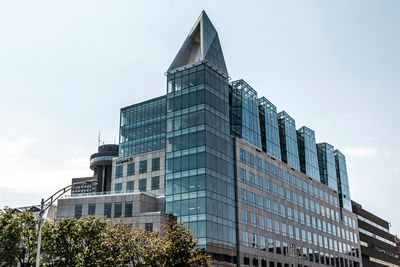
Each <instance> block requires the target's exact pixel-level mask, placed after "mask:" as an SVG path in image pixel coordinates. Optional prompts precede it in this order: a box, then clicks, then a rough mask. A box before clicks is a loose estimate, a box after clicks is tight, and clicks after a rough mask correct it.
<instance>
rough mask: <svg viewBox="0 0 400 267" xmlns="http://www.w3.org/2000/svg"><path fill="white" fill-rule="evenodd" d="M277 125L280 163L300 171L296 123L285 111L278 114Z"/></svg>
mask: <svg viewBox="0 0 400 267" xmlns="http://www.w3.org/2000/svg"><path fill="white" fill-rule="evenodd" d="M278 125H279V139H280V142H281V154H282V161H283V162H286V163H287V164H289V165H290V166H292V167H293V168H295V169H297V170H300V161H299V150H298V146H297V132H296V122H295V121H294V119H293V118H292V117H290V116H289V114H287V113H286V112H285V111H281V112H279V113H278Z"/></svg>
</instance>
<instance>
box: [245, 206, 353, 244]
mask: <svg viewBox="0 0 400 267" xmlns="http://www.w3.org/2000/svg"><path fill="white" fill-rule="evenodd" d="M248 213H249V212H248V211H247V210H242V211H241V223H243V224H246V225H248V224H250V225H251V226H252V227H258V228H260V229H261V230H267V231H269V232H275V233H276V234H281V235H283V236H289V237H290V238H296V239H297V240H300V230H299V228H297V227H294V228H293V226H292V225H290V224H287V225H286V223H283V222H282V223H279V222H278V221H273V220H272V219H271V218H267V219H265V217H264V216H263V215H258V216H257V215H256V214H255V213H253V212H250V217H249V216H248ZM302 215H303V216H302V217H301V218H302V219H301V220H300V222H301V223H302V224H305V221H304V214H302ZM257 217H258V220H257ZM249 218H250V220H249ZM306 222H307V226H309V227H311V224H310V217H309V216H308V215H307V216H306ZM265 224H266V225H265ZM273 226H274V227H273ZM312 228H314V229H315V230H317V229H318V230H320V231H323V232H324V233H328V234H332V235H334V236H336V237H338V238H343V239H345V240H347V241H351V242H354V243H357V242H358V238H357V233H353V232H352V231H349V230H347V229H344V228H340V227H339V226H335V225H334V224H330V223H326V222H325V221H321V220H320V219H317V220H316V219H315V218H314V217H312ZM293 230H295V231H293ZM303 231H304V235H303ZM301 232H302V240H303V241H304V242H306V240H305V239H306V237H305V230H301ZM294 233H295V234H296V235H294ZM308 233H312V232H308ZM309 235H310V234H309ZM313 236H314V243H317V242H318V240H317V239H316V236H317V234H316V233H313ZM309 238H311V236H309ZM309 242H312V241H310V239H309ZM320 244H321V243H320Z"/></svg>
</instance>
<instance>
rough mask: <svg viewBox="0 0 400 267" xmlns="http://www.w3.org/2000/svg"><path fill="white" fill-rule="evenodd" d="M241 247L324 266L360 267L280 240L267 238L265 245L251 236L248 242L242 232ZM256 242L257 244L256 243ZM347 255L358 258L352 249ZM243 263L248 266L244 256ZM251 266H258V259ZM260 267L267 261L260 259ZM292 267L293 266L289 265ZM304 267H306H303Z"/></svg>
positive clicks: (279, 266)
mask: <svg viewBox="0 0 400 267" xmlns="http://www.w3.org/2000/svg"><path fill="white" fill-rule="evenodd" d="M242 238H243V245H245V246H252V247H255V248H257V247H258V248H259V249H261V250H265V251H268V252H271V253H276V254H281V255H284V256H290V257H293V258H298V259H302V260H308V261H310V262H315V263H318V264H319V263H320V264H326V265H328V266H336V267H353V266H354V267H358V266H360V265H359V263H358V262H357V261H354V262H353V261H352V260H350V259H345V258H343V257H338V256H334V255H330V254H328V253H324V252H318V251H317V250H313V249H310V248H305V247H301V246H295V244H288V243H287V242H281V241H280V240H275V241H274V240H273V239H271V238H268V244H266V242H267V240H266V238H265V237H264V236H257V235H255V234H252V235H251V240H249V234H248V233H247V232H243V236H242ZM257 240H258V242H257ZM349 255H351V256H353V257H357V258H358V257H359V251H358V249H354V248H353V249H352V251H351V252H349ZM243 263H244V265H245V266H249V265H250V259H249V257H248V256H245V257H244V259H243ZM252 266H259V265H258V258H257V257H255V258H253V264H252ZM261 266H262V267H267V261H266V260H265V259H261ZM268 266H269V267H275V262H274V261H273V260H271V261H269V265H268ZM276 266H277V267H289V264H288V263H284V264H282V263H281V262H279V261H278V262H277V265H276ZM291 266H292V267H294V266H295V265H294V264H291ZM297 266H298V267H302V265H301V264H298V265H297ZM304 266H305V267H306V265H304Z"/></svg>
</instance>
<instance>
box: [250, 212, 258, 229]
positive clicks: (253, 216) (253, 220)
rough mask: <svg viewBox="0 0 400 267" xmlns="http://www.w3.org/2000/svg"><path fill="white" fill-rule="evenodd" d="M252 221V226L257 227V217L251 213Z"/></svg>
mask: <svg viewBox="0 0 400 267" xmlns="http://www.w3.org/2000/svg"><path fill="white" fill-rule="evenodd" d="M250 219H251V226H253V227H257V217H256V214H255V213H253V212H250Z"/></svg>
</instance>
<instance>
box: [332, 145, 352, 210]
mask: <svg viewBox="0 0 400 267" xmlns="http://www.w3.org/2000/svg"><path fill="white" fill-rule="evenodd" d="M334 154H335V165H336V176H337V182H338V189H339V201H340V206H341V207H343V208H345V209H347V210H351V199H350V187H349V179H348V178H347V167H346V158H345V156H344V155H343V153H342V152H340V151H339V150H337V149H336V150H335V151H334Z"/></svg>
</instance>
